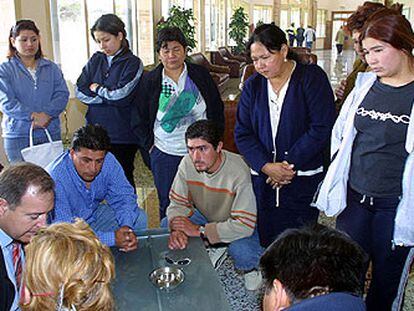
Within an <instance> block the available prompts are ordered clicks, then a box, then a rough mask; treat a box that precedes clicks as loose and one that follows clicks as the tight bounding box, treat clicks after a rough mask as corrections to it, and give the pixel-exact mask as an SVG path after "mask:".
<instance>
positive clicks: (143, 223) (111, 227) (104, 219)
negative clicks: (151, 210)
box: [89, 203, 148, 232]
mask: <svg viewBox="0 0 414 311" xmlns="http://www.w3.org/2000/svg"><path fill="white" fill-rule="evenodd" d="M94 216H95V219H96V220H95V221H94V222H92V223H90V224H89V225H90V226H91V228H92V229H93V230H94V231H104V232H105V231H107V232H108V231H113V232H115V231H116V230H118V229H119V228H120V225H119V224H118V222H117V220H116V215H115V211H114V210H113V208H112V207H110V206H109V205H108V204H105V203H102V204H100V205H99V208H97V209H96V212H95V215H94ZM147 222H148V221H147V214H146V213H145V212H144V211H143V212H142V213H141V214H140V217H139V218H138V219H136V220H135V223H134V226H133V228H132V229H133V230H134V231H139V230H143V229H146V228H147Z"/></svg>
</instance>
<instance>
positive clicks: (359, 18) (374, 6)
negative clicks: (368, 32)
mask: <svg viewBox="0 0 414 311" xmlns="http://www.w3.org/2000/svg"><path fill="white" fill-rule="evenodd" d="M383 8H385V6H384V5H383V4H382V3H378V2H370V1H366V2H364V4H363V5H360V6H359V7H358V8H357V10H356V11H355V12H354V13H352V14H351V16H349V17H348V19H347V21H346V29H347V31H349V32H350V33H352V32H353V31H354V30H356V31H361V30H362V28H363V27H364V24H365V22H366V21H367V19H368V18H369V17H370V16H371V15H372V14H373V13H374V12H375V11H377V10H379V9H383Z"/></svg>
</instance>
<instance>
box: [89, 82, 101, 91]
mask: <svg viewBox="0 0 414 311" xmlns="http://www.w3.org/2000/svg"><path fill="white" fill-rule="evenodd" d="M98 87H99V84H98V83H92V84H91V85H89V89H90V90H91V91H92V92H94V93H96V89H97V88H98Z"/></svg>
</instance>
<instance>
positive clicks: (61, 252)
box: [21, 220, 115, 311]
mask: <svg viewBox="0 0 414 311" xmlns="http://www.w3.org/2000/svg"><path fill="white" fill-rule="evenodd" d="M114 276H115V270H114V260H113V257H112V254H111V252H110V250H109V248H108V247H107V246H105V245H103V244H102V243H101V242H100V241H99V240H98V238H97V237H96V235H95V234H94V232H93V231H92V229H91V228H90V227H89V226H88V225H87V224H86V223H85V222H84V221H82V220H77V221H76V222H75V223H73V224H70V223H58V224H53V225H51V226H49V227H47V228H45V229H41V230H40V231H39V232H38V233H37V234H36V236H34V237H33V239H32V240H31V242H30V244H29V245H28V246H27V248H26V271H25V283H26V287H27V289H28V290H29V292H30V293H32V297H31V299H30V302H29V303H28V304H26V305H22V306H21V308H22V310H34V311H36V310H55V309H56V306H57V303H58V300H59V292H60V291H61V290H62V291H63V300H62V302H63V306H64V307H67V308H71V306H74V307H75V308H76V310H77V311H82V310H90V311H93V310H103V311H105V310H108V311H109V310H114V300H113V297H112V292H111V287H110V282H111V281H112V280H113V278H114ZM40 293H52V294H51V295H49V294H48V295H41V294H40ZM36 294H40V295H36Z"/></svg>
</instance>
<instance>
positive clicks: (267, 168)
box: [262, 161, 296, 187]
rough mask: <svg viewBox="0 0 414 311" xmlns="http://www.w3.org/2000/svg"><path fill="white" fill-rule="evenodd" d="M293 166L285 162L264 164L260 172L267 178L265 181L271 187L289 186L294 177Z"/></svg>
mask: <svg viewBox="0 0 414 311" xmlns="http://www.w3.org/2000/svg"><path fill="white" fill-rule="evenodd" d="M293 167H294V165H293V164H289V163H288V162H286V161H283V162H276V163H266V164H265V165H264V166H263V168H262V172H263V173H265V174H266V175H267V176H269V178H268V179H267V180H266V182H267V183H268V184H270V185H271V186H272V187H278V186H283V185H287V184H289V183H290V182H291V181H292V179H293V177H295V173H296V172H295V171H294V170H293Z"/></svg>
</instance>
